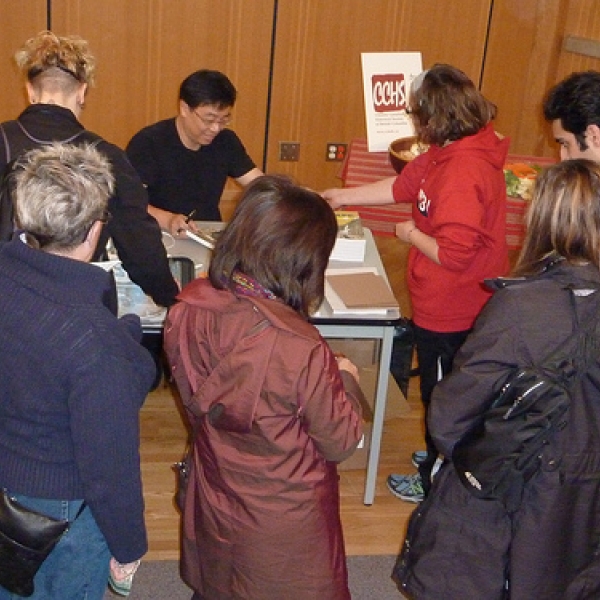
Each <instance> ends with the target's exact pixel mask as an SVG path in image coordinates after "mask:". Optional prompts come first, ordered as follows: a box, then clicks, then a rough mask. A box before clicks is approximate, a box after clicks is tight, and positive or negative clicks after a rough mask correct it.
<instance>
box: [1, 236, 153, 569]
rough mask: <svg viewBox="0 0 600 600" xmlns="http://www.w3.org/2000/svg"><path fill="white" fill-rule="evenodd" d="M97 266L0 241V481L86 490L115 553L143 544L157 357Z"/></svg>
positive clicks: (139, 550) (21, 487) (70, 496)
mask: <svg viewBox="0 0 600 600" xmlns="http://www.w3.org/2000/svg"><path fill="white" fill-rule="evenodd" d="M110 286H111V279H110V276H109V275H108V274H107V273H106V272H104V271H103V270H102V269H100V268H99V267H96V266H94V265H90V264H86V263H84V262H80V261H76V260H73V259H70V258H64V257H60V256H56V255H53V254H49V253H46V252H42V251H40V250H34V249H32V248H30V247H28V246H27V245H26V244H25V243H23V242H22V241H21V239H20V238H19V237H18V236H16V237H15V238H14V239H13V240H12V241H11V242H8V243H6V244H4V245H2V247H0V357H1V359H0V486H1V487H5V488H7V489H9V490H11V491H14V492H18V493H22V494H25V495H29V496H33V497H41V498H52V499H64V500H74V499H81V498H83V499H85V500H86V502H87V503H88V505H89V506H90V509H91V511H92V513H93V515H94V517H95V519H96V521H97V523H98V526H99V527H100V529H101V531H102V533H103V534H104V536H105V538H106V540H107V542H108V546H109V548H110V550H111V552H112V554H113V555H114V556H115V558H116V559H117V560H119V561H121V562H130V561H132V560H135V559H137V558H139V557H140V556H141V555H143V554H144V552H145V551H146V549H147V541H146V532H145V527H144V515H143V512H144V503H143V497H142V485H141V477H140V465H139V462H140V459H139V409H140V407H141V406H142V404H143V402H144V399H145V397H146V394H147V393H148V390H149V388H150V386H151V384H152V382H153V379H154V375H155V367H154V363H153V361H152V359H151V358H150V355H149V354H148V353H147V351H146V350H145V349H144V348H143V347H142V346H140V344H139V339H140V338H141V327H140V323H139V319H137V317H134V316H133V315H128V316H127V317H125V318H123V319H120V320H119V319H117V318H116V317H115V316H114V315H113V314H112V313H111V312H110V311H109V310H108V309H107V308H106V307H105V306H104V304H103V297H104V296H105V294H106V293H107V290H110Z"/></svg>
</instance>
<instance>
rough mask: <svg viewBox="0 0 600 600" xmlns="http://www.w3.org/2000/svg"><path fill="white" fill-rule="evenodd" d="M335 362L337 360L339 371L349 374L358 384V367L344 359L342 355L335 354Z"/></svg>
mask: <svg viewBox="0 0 600 600" xmlns="http://www.w3.org/2000/svg"><path fill="white" fill-rule="evenodd" d="M335 360H337V364H338V369H339V370H340V371H346V372H348V373H350V375H352V377H354V379H356V381H357V383H358V380H359V376H358V367H357V366H356V365H355V364H354V363H353V362H352V361H351V360H349V359H348V358H346V357H345V356H344V355H343V354H337V355H336V357H335Z"/></svg>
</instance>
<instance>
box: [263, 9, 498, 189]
mask: <svg viewBox="0 0 600 600" xmlns="http://www.w3.org/2000/svg"><path fill="white" fill-rule="evenodd" d="M489 8H490V2H489V1H487V0H486V1H482V0H455V1H454V2H452V3H451V7H446V8H444V10H441V9H440V3H439V2H438V1H436V0H422V1H420V2H418V3H416V2H412V1H411V0H396V1H394V2H390V1H389V0H369V1H365V0H345V2H344V3H343V4H340V2H338V1H334V0H304V1H301V2H299V1H298V0H280V2H279V11H278V19H277V34H276V46H275V68H274V73H273V103H272V113H271V114H272V117H271V128H270V135H269V139H268V170H269V171H270V172H285V173H289V174H291V175H292V176H293V177H294V178H296V179H297V180H298V181H300V182H302V183H305V184H307V185H310V186H312V187H315V188H317V189H320V188H324V187H330V186H333V185H338V184H339V179H338V178H337V177H336V175H337V173H338V171H339V167H340V164H339V163H334V162H326V161H325V154H326V144H327V142H348V141H350V140H351V139H352V138H354V137H365V135H366V128H365V117H364V102H363V91H362V73H361V63H360V54H361V52H394V51H420V52H421V53H422V55H423V65H424V66H425V67H427V66H430V65H431V64H433V63H434V62H448V63H452V64H455V65H456V66H458V67H460V68H462V69H463V70H465V71H466V72H467V73H468V74H469V75H470V76H471V77H473V78H474V80H475V81H478V80H479V75H480V71H481V65H482V60H483V52H484V42H485V36H486V31H487V22H488V17H489ZM465 32H468V34H467V35H465ZM280 141H299V142H300V160H299V161H298V162H295V163H289V162H281V161H279V160H278V153H279V142H280Z"/></svg>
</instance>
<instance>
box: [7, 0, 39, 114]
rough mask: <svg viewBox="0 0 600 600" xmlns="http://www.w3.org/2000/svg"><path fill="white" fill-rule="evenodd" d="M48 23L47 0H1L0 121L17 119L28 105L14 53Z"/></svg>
mask: <svg viewBox="0 0 600 600" xmlns="http://www.w3.org/2000/svg"><path fill="white" fill-rule="evenodd" d="M46 26H47V21H46V0H27V2H23V0H2V18H1V19H0V81H2V87H1V91H0V121H6V120H8V119H14V118H15V117H16V116H17V115H18V114H19V113H20V112H21V111H22V110H23V109H24V108H25V107H26V106H27V99H26V96H25V87H24V85H23V80H22V78H21V75H20V73H19V71H18V70H17V67H16V65H15V62H14V55H15V52H16V51H17V50H18V49H19V48H20V47H21V45H22V44H23V42H25V41H26V40H27V39H29V38H30V37H32V36H33V35H35V34H36V33H38V32H39V31H42V30H43V29H46Z"/></svg>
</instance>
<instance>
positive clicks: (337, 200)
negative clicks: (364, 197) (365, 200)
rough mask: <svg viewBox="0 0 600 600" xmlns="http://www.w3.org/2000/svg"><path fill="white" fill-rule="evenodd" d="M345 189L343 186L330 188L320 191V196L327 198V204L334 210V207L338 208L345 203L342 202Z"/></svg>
mask: <svg viewBox="0 0 600 600" xmlns="http://www.w3.org/2000/svg"><path fill="white" fill-rule="evenodd" d="M345 191H346V190H345V189H344V188H331V189H329V190H325V191H324V192H322V193H321V196H323V198H325V200H327V203H328V204H329V206H331V208H333V209H334V210H335V209H336V208H340V207H341V206H344V204H346V203H345V202H344V195H345Z"/></svg>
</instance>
